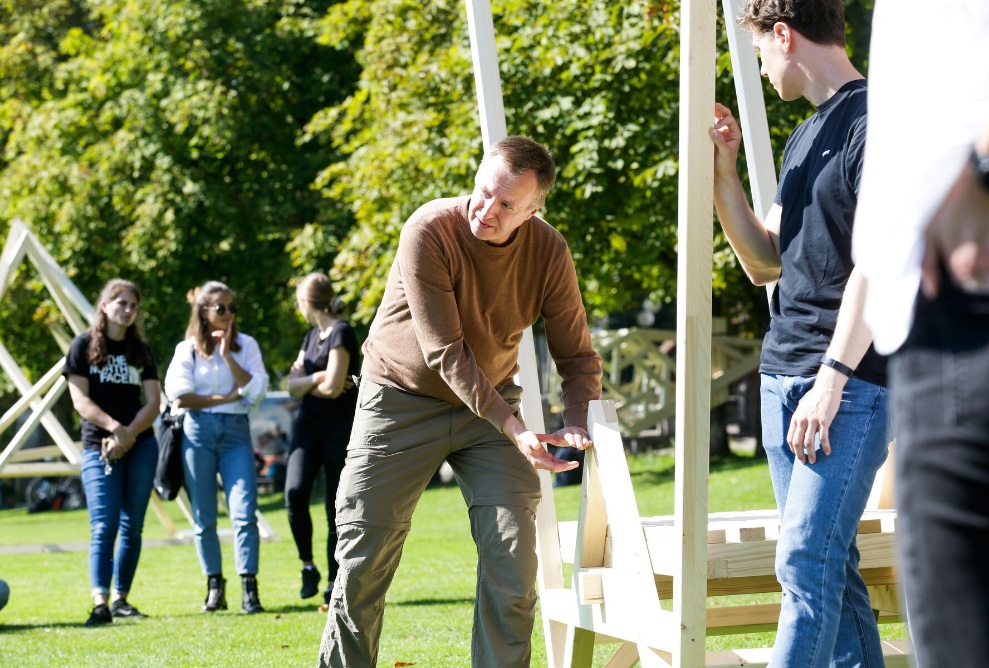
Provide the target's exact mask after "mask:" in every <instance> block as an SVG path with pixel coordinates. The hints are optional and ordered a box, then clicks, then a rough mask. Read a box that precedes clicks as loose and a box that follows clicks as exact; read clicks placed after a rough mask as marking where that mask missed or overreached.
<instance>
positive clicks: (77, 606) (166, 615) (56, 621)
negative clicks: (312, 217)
mask: <svg viewBox="0 0 989 668" xmlns="http://www.w3.org/2000/svg"><path fill="white" fill-rule="evenodd" d="M629 465H630V468H631V471H632V477H633V484H634V486H635V490H636V497H637V500H638V505H639V513H640V515H643V516H648V515H660V514H669V513H672V510H673V461H672V457H669V456H660V455H654V454H642V455H636V456H633V457H631V458H630V460H629ZM579 492H580V488H579V487H566V488H561V489H558V490H556V493H555V500H556V505H557V513H558V516H559V519H561V520H567V519H575V518H576V515H577V504H578V497H579ZM316 501H317V502H316V503H314V504H313V506H312V512H313V516H314V521H315V522H314V523H315V524H316V525H317V535H316V537H315V541H316V545H319V544H320V543H321V542H322V541H323V540H325V535H326V534H325V527H323V528H322V530H320V527H319V524H320V519H321V517H322V514H323V509H322V503H321V501H320V500H316ZM165 506H166V508H168V510H169V512H170V513H172V514H173V516H174V518H175V521H176V524H177V526H179V527H180V528H181V527H183V526H185V521H184V520H183V519H182V518H181V514H180V513H179V511H178V508H177V506H176V505H175V503H172V502H169V503H166V504H165ZM261 506H262V508H261V509H262V512H263V513H264V515H265V518H266V519H267V520H268V521H269V522H270V524H271V525H272V527H273V528H274V529H275V531H276V532H277V533H278V535H279V538H280V539H279V540H277V541H273V542H265V543H262V546H261V569H260V570H261V572H260V574H259V576H258V581H259V584H260V593H261V602H262V604H263V605H264V606H265V608H266V610H267V612H266V613H264V614H260V615H254V616H250V617H248V616H246V615H242V614H240V613H239V609H240V605H239V603H240V583H239V582H238V581H237V578H236V576H234V577H232V578H230V576H231V575H233V574H234V567H233V555H232V551H231V546H230V545H224V546H223V556H224V566H225V571H226V573H227V576H228V578H230V581H229V582H228V587H229V589H228V596H227V598H228V602H229V603H230V606H231V610H230V611H229V612H221V613H216V614H213V615H202V614H200V612H199V607H200V606H201V605H202V601H203V598H204V597H205V594H206V579H205V578H204V577H203V576H202V575H201V573H200V570H199V563H198V561H197V559H196V555H195V551H194V549H193V547H192V546H191V545H181V546H169V547H148V548H146V549H145V550H144V552H143V554H142V556H141V565H140V568H139V569H138V573H137V579H136V581H135V583H134V587H133V591H132V593H131V596H130V601H131V602H132V603H133V604H134V605H136V606H137V607H138V608H140V609H141V610H142V611H143V612H145V613H147V614H148V615H150V617H149V618H148V619H145V620H136V621H125V622H119V621H116V622H114V624H113V625H112V626H109V627H101V628H85V627H83V622H84V621H85V620H86V618H87V616H88V613H89V609H90V608H91V607H92V603H91V601H90V598H89V595H88V592H89V577H88V567H87V557H86V553H85V551H82V552H62V553H58V552H44V553H31V554H0V578H3V579H4V580H6V581H7V582H8V584H9V585H10V587H11V599H10V602H9V603H8V605H7V607H6V608H4V609H3V611H0V666H3V667H4V668H6V667H11V668H13V667H18V668H19V667H21V666H25V667H28V666H39V667H40V666H45V667H47V666H53V665H72V666H78V667H86V666H142V667H143V666H163V667H164V666H168V667H169V668H173V667H175V666H231V665H236V666H240V665H245V666H253V667H261V666H310V665H314V663H315V659H316V654H317V652H318V649H319V641H320V637H321V634H322V629H323V623H324V617H323V615H320V614H319V613H318V612H317V611H316V604H317V603H318V602H319V601H320V600H321V597H317V598H314V599H309V600H308V601H302V600H300V599H299V597H298V590H299V567H300V564H299V561H298V557H297V555H296V552H295V545H294V543H293V541H292V537H291V534H290V532H289V529H288V521H287V519H286V514H285V509H284V506H283V502H282V497H281V495H280V494H276V495H270V496H263V497H262V498H261ZM773 506H774V501H773V495H772V487H771V484H770V481H769V472H768V469H767V466H766V464H765V461H764V460H754V459H751V458H745V457H729V458H726V459H724V460H721V461H717V462H714V463H712V466H711V478H710V510H711V511H712V512H715V511H726V510H743V509H759V508H772V507H773ZM88 537H89V525H88V517H87V514H86V511H85V510H84V509H83V510H77V511H58V512H46V513H39V514H34V515H28V514H27V511H26V510H23V509H17V510H2V511H0V546H5V545H17V544H34V543H64V542H75V541H81V542H86V541H88ZM165 537H166V534H165V531H164V529H163V528H162V526H161V524H160V523H159V522H158V520H157V518H156V517H155V516H154V514H153V512H152V511H151V510H150V509H149V512H148V519H147V522H146V527H145V538H146V539H154V538H165ZM317 552H318V550H317ZM320 569H321V570H323V571H324V574H325V565H321V566H320ZM474 580H475V552H474V546H473V543H472V541H471V538H470V527H469V525H468V522H467V513H466V508H465V506H464V502H463V499H462V497H461V496H460V491H459V490H458V489H457V488H456V487H455V486H452V487H438V488H431V489H429V490H427V491H426V493H425V495H424V496H423V499H422V501H421V502H420V504H419V507H418V509H417V511H416V515H415V519H414V521H413V529H412V532H411V534H410V536H409V539H408V541H407V543H406V546H405V551H404V556H403V559H402V564H401V566H400V567H399V570H398V573H397V575H396V577H395V581H394V583H393V585H392V587H391V590H390V592H389V594H388V601H387V606H386V612H385V626H384V632H383V636H382V641H381V648H380V657H379V665H380V666H411V665H415V666H420V667H433V666H437V667H447V666H449V667H460V666H468V665H469V664H470V633H471V622H472V614H473V602H474ZM756 599H758V600H763V601H767V600H773V595H763V596H761V597H749V598H748V599H747V600H756ZM713 602H714V599H712V604H713ZM883 636H884V637H889V638H903V637H905V630H904V628H903V626H902V625H891V626H889V627H884V629H883ZM772 637H773V636H772V634H771V633H767V634H756V635H752V636H730V637H722V638H709V639H708V648H709V649H718V648H727V647H740V646H761V645H768V644H771V643H772ZM603 656H604V654H603V653H602V661H601V663H600V665H603V663H604V660H603ZM596 663H597V662H596ZM532 665H533V666H543V665H545V646H544V644H543V637H542V628H541V624H540V623H539V620H538V619H537V623H536V629H535V634H534V636H533V662H532Z"/></svg>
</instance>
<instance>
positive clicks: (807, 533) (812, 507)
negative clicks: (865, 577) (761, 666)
mask: <svg viewBox="0 0 989 668" xmlns="http://www.w3.org/2000/svg"><path fill="white" fill-rule="evenodd" d="M814 380H815V377H814V376H779V375H770V374H762V425H763V442H764V444H765V446H766V453H767V455H768V457H769V471H770V474H771V475H772V478H773V491H774V492H775V494H776V503H777V505H778V506H779V510H780V519H781V525H780V538H779V543H778V544H777V547H776V577H777V578H778V579H779V582H780V585H781V586H782V588H783V601H782V608H781V610H780V621H779V629H778V631H777V634H776V642H775V644H774V646H773V657H772V661H771V662H770V665H771V666H774V667H776V668H796V667H798V666H813V667H815V668H816V667H819V666H820V667H823V666H871V667H873V668H881V667H882V666H883V665H884V663H883V656H882V647H881V645H880V641H879V629H878V627H877V626H876V619H875V615H874V613H873V612H872V607H871V605H870V603H869V593H868V590H867V589H866V586H865V583H864V582H863V581H862V576H861V575H860V574H859V570H858V564H859V552H858V548H857V547H856V545H855V534H856V533H857V530H858V522H859V520H860V519H861V517H862V512H863V511H864V510H865V504H866V503H867V502H868V500H869V494H870V492H871V491H872V484H873V481H874V480H875V477H876V472H877V471H878V470H879V467H880V466H882V463H883V462H884V461H885V460H886V454H887V451H888V444H889V432H890V424H889V414H888V408H887V404H888V401H889V398H888V393H887V391H886V389H885V388H883V387H880V386H879V385H874V384H872V383H867V382H865V381H863V380H859V379H858V378H851V379H849V381H848V383H847V384H846V385H845V389H844V391H843V392H842V397H841V408H839V410H838V413H837V415H836V416H835V419H834V422H833V423H832V425H831V427H830V429H829V430H828V435H829V437H830V441H831V454H830V455H829V456H824V455H823V453H821V452H819V453H818V458H817V462H816V463H814V464H801V463H800V462H799V461H797V460H796V458H795V457H794V455H793V453H792V452H791V451H790V448H789V446H787V444H786V433H787V430H788V429H789V426H790V420H791V419H792V418H793V413H794V411H795V410H796V408H797V405H798V404H799V403H800V399H801V398H802V397H803V396H804V394H806V393H807V392H808V391H809V390H810V389H811V388H812V387H813V386H814Z"/></svg>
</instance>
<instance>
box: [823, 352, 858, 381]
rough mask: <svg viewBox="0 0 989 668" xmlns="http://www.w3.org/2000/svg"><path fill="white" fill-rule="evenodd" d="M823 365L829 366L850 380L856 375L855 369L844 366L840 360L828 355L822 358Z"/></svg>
mask: <svg viewBox="0 0 989 668" xmlns="http://www.w3.org/2000/svg"><path fill="white" fill-rule="evenodd" d="M821 364H823V365H824V366H829V367H831V368H832V369H834V370H835V371H837V372H838V373H841V374H844V375H846V376H848V377H849V378H851V377H852V374H853V373H855V369H853V368H852V367H850V366H848V365H847V364H842V363H841V362H839V361H838V360H836V359H832V358H830V357H828V356H827V355H822V356H821Z"/></svg>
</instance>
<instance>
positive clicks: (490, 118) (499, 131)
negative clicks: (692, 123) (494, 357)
mask: <svg viewBox="0 0 989 668" xmlns="http://www.w3.org/2000/svg"><path fill="white" fill-rule="evenodd" d="M465 1H466V5H467V24H468V29H469V31H470V50H471V60H472V61H473V66H474V85H475V87H476V89H477V107H478V112H479V114H480V118H481V137H482V139H483V143H484V150H485V151H487V149H488V147H490V146H491V144H493V143H495V142H497V141H498V140H499V139H502V138H504V137H505V136H507V134H508V130H507V128H506V126H505V107H504V101H503V99H502V94H501V73H500V72H499V69H498V48H497V46H496V44H495V30H494V20H493V18H492V16H491V3H490V2H489V0H465ZM515 382H517V383H518V384H519V385H520V386H521V387H522V419H523V420H524V421H525V424H526V426H527V427H529V429H531V430H532V431H534V432H536V433H542V432H544V431H545V430H546V427H545V424H544V421H543V407H542V393H541V391H540V388H539V374H538V367H537V361H536V348H535V345H534V342H533V337H532V328H528V329H526V330H525V333H524V334H523V337H522V343H521V345H520V347H519V374H518V376H517V377H516V381H515ZM539 481H540V487H541V489H542V501H541V502H540V503H539V506H538V508H537V510H536V516H537V520H536V527H537V535H536V540H537V548H536V549H537V552H538V553H539V572H538V574H537V584H538V585H539V592H540V595H542V594H543V592H545V591H546V590H547V589H548V588H552V589H562V588H563V586H564V583H563V564H562V559H561V557H560V537H559V534H558V533H557V524H556V505H555V503H554V501H553V479H552V476H551V475H550V474H549V473H548V472H547V471H540V472H539ZM566 632H567V629H566V626H564V625H563V624H560V623H558V622H552V621H549V620H547V618H546V616H545V615H543V633H544V635H545V638H546V661H547V663H548V664H549V665H551V666H558V665H561V664H562V662H563V652H564V646H565V643H566Z"/></svg>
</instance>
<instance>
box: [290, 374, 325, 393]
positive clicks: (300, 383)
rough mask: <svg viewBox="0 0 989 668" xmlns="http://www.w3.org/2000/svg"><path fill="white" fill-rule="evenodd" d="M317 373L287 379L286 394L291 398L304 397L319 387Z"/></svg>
mask: <svg viewBox="0 0 989 668" xmlns="http://www.w3.org/2000/svg"><path fill="white" fill-rule="evenodd" d="M318 376H319V373H318V372H317V373H314V374H311V375H308V376H297V377H295V378H289V379H288V393H289V394H290V395H292V396H293V397H296V398H298V397H304V396H306V395H307V394H309V393H310V392H312V391H313V389H315V388H316V386H317V385H319V380H318Z"/></svg>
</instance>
